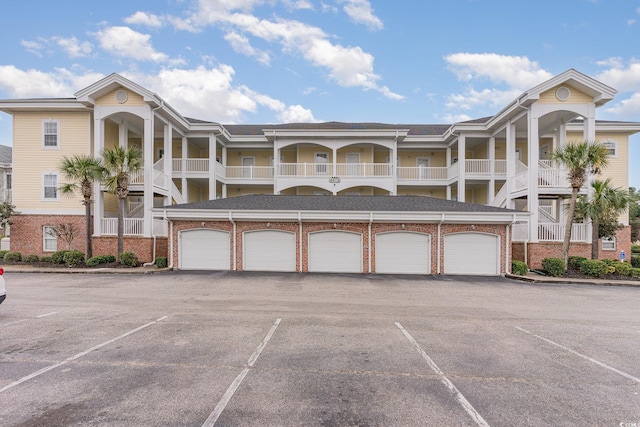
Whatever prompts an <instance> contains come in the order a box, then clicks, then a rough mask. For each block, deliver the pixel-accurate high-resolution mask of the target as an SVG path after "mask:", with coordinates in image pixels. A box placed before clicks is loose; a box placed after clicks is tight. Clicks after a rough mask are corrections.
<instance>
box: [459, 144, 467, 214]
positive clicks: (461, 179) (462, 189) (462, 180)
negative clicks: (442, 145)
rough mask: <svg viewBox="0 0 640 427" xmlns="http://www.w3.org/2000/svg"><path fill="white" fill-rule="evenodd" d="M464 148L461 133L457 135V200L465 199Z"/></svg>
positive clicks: (462, 200)
mask: <svg viewBox="0 0 640 427" xmlns="http://www.w3.org/2000/svg"><path fill="white" fill-rule="evenodd" d="M466 150H467V144H466V139H465V134H464V133H461V134H460V136H459V137H458V201H459V202H464V201H465V193H466V191H465V189H466V173H467V170H466V169H467V168H466V154H467V153H466Z"/></svg>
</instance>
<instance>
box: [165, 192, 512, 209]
mask: <svg viewBox="0 0 640 427" xmlns="http://www.w3.org/2000/svg"><path fill="white" fill-rule="evenodd" d="M162 209H194V210H197V209H205V210H221V211H230V210H261V211H360V212H478V213H492V212H493V213H497V212H500V213H505V212H516V211H513V210H510V209H503V208H497V207H493V206H485V205H477V204H473V203H462V202H455V201H453V200H446V199H438V198H435V197H428V196H286V195H272V194H251V195H245V196H237V197H229V198H225V199H218V200H209V201H206V202H195V203H185V204H181V205H173V206H166V207H164V208H162Z"/></svg>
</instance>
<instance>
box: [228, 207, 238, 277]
mask: <svg viewBox="0 0 640 427" xmlns="http://www.w3.org/2000/svg"><path fill="white" fill-rule="evenodd" d="M229 222H231V224H233V271H236V260H237V255H238V254H237V251H238V249H237V247H236V232H237V227H238V226H237V225H236V222H235V221H234V220H233V216H232V212H231V211H229Z"/></svg>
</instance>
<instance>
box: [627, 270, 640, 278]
mask: <svg viewBox="0 0 640 427" xmlns="http://www.w3.org/2000/svg"><path fill="white" fill-rule="evenodd" d="M629 275H630V276H631V277H640V268H632V269H631V271H630V272H629Z"/></svg>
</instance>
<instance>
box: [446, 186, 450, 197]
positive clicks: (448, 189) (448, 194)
mask: <svg viewBox="0 0 640 427" xmlns="http://www.w3.org/2000/svg"><path fill="white" fill-rule="evenodd" d="M446 191H447V196H446V197H447V200H451V186H450V185H447V188H446Z"/></svg>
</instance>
